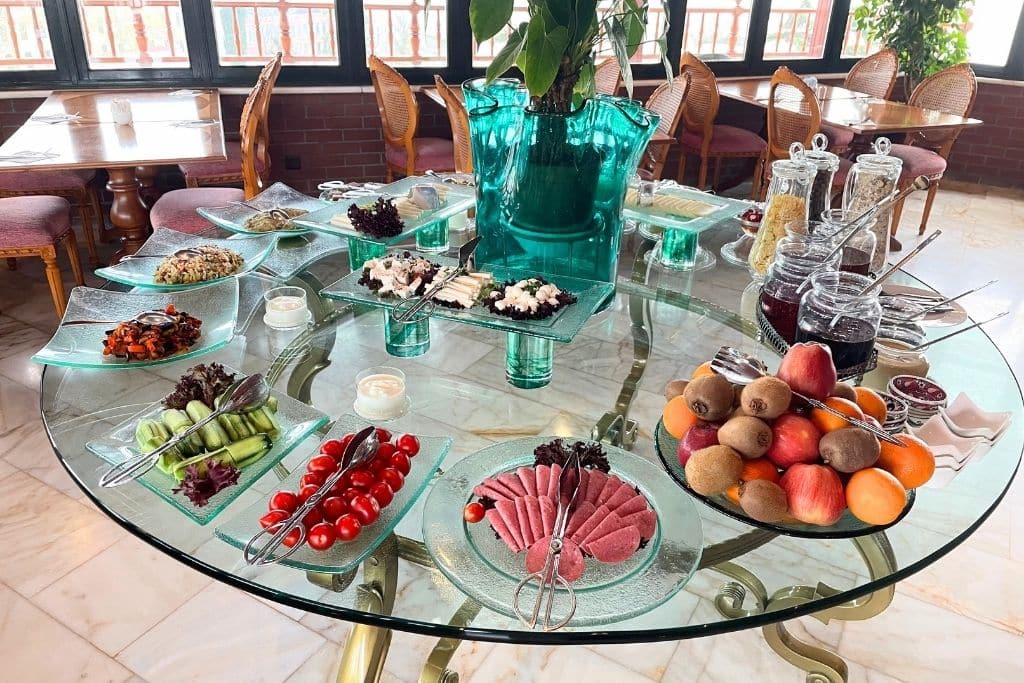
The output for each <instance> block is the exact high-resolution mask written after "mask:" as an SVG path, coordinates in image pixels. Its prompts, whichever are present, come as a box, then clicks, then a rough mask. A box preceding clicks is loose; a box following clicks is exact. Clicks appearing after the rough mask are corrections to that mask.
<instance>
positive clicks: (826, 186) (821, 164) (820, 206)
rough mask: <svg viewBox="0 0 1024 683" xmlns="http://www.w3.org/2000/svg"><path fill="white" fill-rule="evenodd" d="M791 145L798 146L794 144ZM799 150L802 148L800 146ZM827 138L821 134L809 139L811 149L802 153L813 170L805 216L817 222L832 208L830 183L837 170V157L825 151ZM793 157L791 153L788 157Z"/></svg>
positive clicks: (797, 143)
mask: <svg viewBox="0 0 1024 683" xmlns="http://www.w3.org/2000/svg"><path fill="white" fill-rule="evenodd" d="M793 145H794V146H795V145H800V143H799V142H794V143H793ZM800 146H801V148H802V147H803V146H802V145H800ZM827 147H828V138H827V137H825V135H824V134H823V133H818V134H816V135H815V136H814V137H813V138H811V149H808V150H804V151H803V158H804V161H806V162H807V163H808V164H809V165H810V166H811V167H812V168H813V169H814V179H813V180H812V181H811V194H810V196H809V197H808V199H807V215H809V216H810V217H811V218H813V219H814V220H817V219H818V218H819V217H820V216H821V214H822V212H823V211H825V210H826V209H829V208H831V206H832V181H833V180H835V177H836V171H838V170H839V157H837V156H836V155H835V154H833V153H832V152H829V151H827V150H826V148H827ZM792 156H793V153H792V151H791V152H790V157H792Z"/></svg>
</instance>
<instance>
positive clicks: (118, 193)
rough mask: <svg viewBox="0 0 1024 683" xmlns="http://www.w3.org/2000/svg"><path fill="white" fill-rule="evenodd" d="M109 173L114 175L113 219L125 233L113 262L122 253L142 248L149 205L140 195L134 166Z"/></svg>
mask: <svg viewBox="0 0 1024 683" xmlns="http://www.w3.org/2000/svg"><path fill="white" fill-rule="evenodd" d="M107 173H108V174H109V175H110V180H109V181H108V182H107V189H108V190H110V191H111V192H112V193H113V194H114V201H113V203H112V204H111V205H110V222H111V223H113V224H114V227H116V228H117V229H118V231H120V233H121V235H120V236H121V248H120V249H118V250H117V252H116V253H115V254H114V255H113V256H112V257H111V259H110V262H111V263H117V262H118V261H120V260H121V257H123V256H127V255H129V254H134V253H135V252H136V251H138V250H139V247H141V246H142V243H143V242H145V241H146V236H147V233H148V228H149V209H148V208H147V207H146V205H145V204H144V203H143V201H142V197H140V196H139V181H138V179H137V178H136V177H135V169H134V168H131V167H129V168H111V169H107Z"/></svg>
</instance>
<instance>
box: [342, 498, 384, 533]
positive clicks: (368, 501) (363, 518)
mask: <svg viewBox="0 0 1024 683" xmlns="http://www.w3.org/2000/svg"><path fill="white" fill-rule="evenodd" d="M348 506H349V507H350V508H352V514H354V515H355V516H356V517H357V518H358V519H359V521H360V523H362V524H363V525H364V526H365V525H367V524H373V523H374V522H376V521H377V517H379V516H380V505H378V504H377V501H376V500H374V499H373V498H371V497H370V496H364V495H359V496H356V497H355V498H353V499H352V500H350V501H349V503H348Z"/></svg>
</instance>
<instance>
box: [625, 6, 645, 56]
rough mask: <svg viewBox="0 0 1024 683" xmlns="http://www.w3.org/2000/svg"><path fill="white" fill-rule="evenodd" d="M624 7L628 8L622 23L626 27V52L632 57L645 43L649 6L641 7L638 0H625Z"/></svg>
mask: <svg viewBox="0 0 1024 683" xmlns="http://www.w3.org/2000/svg"><path fill="white" fill-rule="evenodd" d="M623 7H624V8H625V9H626V12H625V14H624V15H623V17H622V24H623V26H624V27H625V29H626V52H627V54H628V55H629V56H630V57H632V56H633V55H635V54H636V51H637V50H639V49H640V45H641V44H642V43H643V39H644V29H645V28H646V27H647V7H646V5H644V6H643V7H641V6H640V4H639V3H638V1H637V0H624V1H623Z"/></svg>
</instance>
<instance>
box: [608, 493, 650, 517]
mask: <svg viewBox="0 0 1024 683" xmlns="http://www.w3.org/2000/svg"><path fill="white" fill-rule="evenodd" d="M646 509H647V498H645V497H644V496H643V495H641V494H639V493H637V492H636V491H634V492H633V497H632V498H630V499H629V500H627V501H626V502H625V503H623V504H622V505H620V506H619V507H617V508H615V514H617V515H618V516H619V517H625V516H626V515H631V514H633V513H634V512H640V511H641V510H646Z"/></svg>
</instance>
